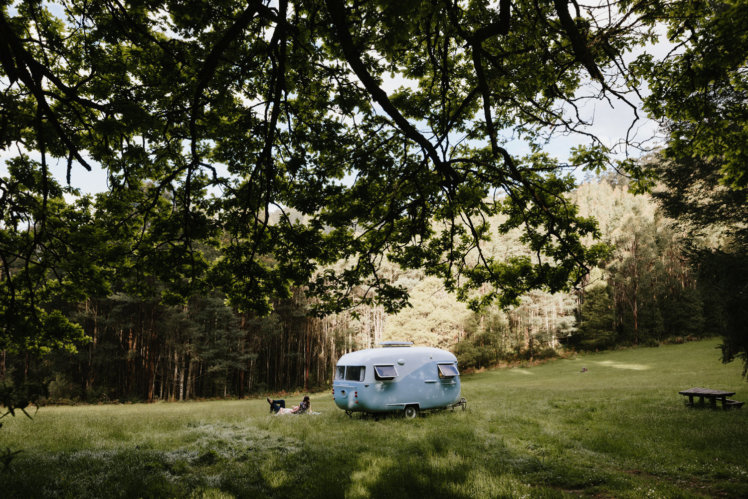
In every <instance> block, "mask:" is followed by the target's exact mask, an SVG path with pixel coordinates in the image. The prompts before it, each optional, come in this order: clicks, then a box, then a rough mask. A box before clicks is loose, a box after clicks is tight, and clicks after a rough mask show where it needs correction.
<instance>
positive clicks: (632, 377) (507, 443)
mask: <svg viewBox="0 0 748 499" xmlns="http://www.w3.org/2000/svg"><path fill="white" fill-rule="evenodd" d="M715 347H716V342H714V341H705V342H698V343H688V344H684V345H672V346H664V347H660V348H646V349H645V348H641V349H632V350H624V351H617V352H608V353H600V354H593V355H584V356H578V357H576V358H573V359H566V360H558V361H554V362H550V363H548V364H545V365H541V366H536V367H532V368H513V369H502V370H495V371H488V372H484V373H480V374H474V375H470V376H463V395H464V396H465V397H467V399H468V410H467V411H465V412H462V411H460V410H457V411H455V412H451V411H444V412H440V413H433V414H430V415H428V416H425V417H422V418H417V419H416V420H404V419H401V418H387V419H383V420H379V421H375V420H373V419H364V418H359V417H353V418H348V417H347V416H346V415H345V414H344V413H343V412H342V411H340V410H338V409H337V408H335V407H334V405H333V403H332V399H331V397H330V395H329V393H321V394H313V395H312V407H313V408H314V410H315V411H319V412H320V413H321V414H319V415H310V416H285V417H273V416H270V415H269V414H268V406H267V402H265V401H264V400H241V401H218V402H215V401H214V402H191V403H174V404H151V405H143V404H137V405H110V406H78V407H45V408H42V409H41V410H40V411H39V413H38V414H37V416H36V417H35V419H34V420H33V421H29V420H26V419H25V418H15V419H10V420H8V418H6V420H4V421H7V423H6V426H5V427H4V428H3V429H2V430H0V447H5V446H10V447H11V448H20V449H23V451H24V452H23V453H22V454H21V455H20V456H19V457H18V458H16V460H15V461H14V462H13V466H12V470H10V471H6V472H4V473H3V474H2V475H0V496H1V497H301V496H305V497H387V498H398V497H458V498H459V497H527V496H531V497H563V496H576V495H600V496H615V497H644V496H652V497H698V496H715V495H722V496H732V497H740V496H742V497H745V496H748V429H747V427H746V423H747V422H748V410H746V409H745V408H744V409H742V410H732V411H722V410H716V411H715V410H710V409H703V410H702V409H689V408H686V407H685V406H684V404H683V400H682V397H681V396H680V395H678V393H677V392H678V391H679V390H682V389H685V388H689V387H691V386H705V387H711V388H724V389H728V388H729V389H731V390H734V391H736V392H737V394H736V396H735V398H737V399H739V400H747V399H748V385H746V383H745V381H743V380H742V379H741V378H740V368H739V366H737V365H735V364H732V365H722V364H721V363H720V362H719V360H718V352H717V350H715ZM582 368H586V369H587V370H586V372H582ZM289 398H293V397H289ZM297 398H299V399H300V396H299V397H297Z"/></svg>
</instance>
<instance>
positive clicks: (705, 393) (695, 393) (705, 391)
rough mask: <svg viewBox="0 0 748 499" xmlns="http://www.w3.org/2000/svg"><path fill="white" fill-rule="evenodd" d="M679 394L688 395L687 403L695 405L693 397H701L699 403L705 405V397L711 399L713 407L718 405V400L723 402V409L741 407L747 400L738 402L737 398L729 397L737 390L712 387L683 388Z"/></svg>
mask: <svg viewBox="0 0 748 499" xmlns="http://www.w3.org/2000/svg"><path fill="white" fill-rule="evenodd" d="M678 393H679V394H681V395H683V396H686V397H688V402H687V403H686V405H688V406H693V405H694V403H693V398H694V397H699V404H701V405H704V399H705V398H706V399H709V403H710V404H711V406H712V407H714V408H716V407H717V400H720V401H721V402H722V408H723V409H729V408H731V407H734V408H736V409H740V408H741V407H743V404H744V403H745V402H738V401H737V400H731V399H729V398H727V397H732V396H733V395H735V392H726V391H724V390H712V389H711V388H698V387H696V388H689V389H688V390H682V391H680V392H678Z"/></svg>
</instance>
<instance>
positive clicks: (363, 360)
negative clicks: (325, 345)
mask: <svg viewBox="0 0 748 499" xmlns="http://www.w3.org/2000/svg"><path fill="white" fill-rule="evenodd" d="M424 358H427V359H429V360H434V361H437V362H456V361H457V357H455V356H454V355H453V354H452V353H450V352H447V351H446V350H441V349H439V348H433V347H409V348H392V347H385V348H369V349H366V350H359V351H357V352H351V353H347V354H345V355H343V356H342V357H340V359H339V360H338V365H339V366H340V365H343V366H345V365H364V364H370V363H379V362H381V363H384V364H387V363H395V362H398V363H399V361H404V362H406V363H407V362H408V361H421V362H422V361H423V359H424Z"/></svg>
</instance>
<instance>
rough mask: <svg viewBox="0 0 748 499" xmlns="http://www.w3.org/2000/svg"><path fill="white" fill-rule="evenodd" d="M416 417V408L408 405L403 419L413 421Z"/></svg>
mask: <svg viewBox="0 0 748 499" xmlns="http://www.w3.org/2000/svg"><path fill="white" fill-rule="evenodd" d="M416 416H418V407H416V406H414V405H409V406H408V407H406V408H405V417H406V418H407V419H413V418H415V417H416Z"/></svg>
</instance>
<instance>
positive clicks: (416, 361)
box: [332, 341, 466, 418]
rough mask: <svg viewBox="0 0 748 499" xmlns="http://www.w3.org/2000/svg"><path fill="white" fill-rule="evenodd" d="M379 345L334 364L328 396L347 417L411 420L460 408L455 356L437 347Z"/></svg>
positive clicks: (387, 343)
mask: <svg viewBox="0 0 748 499" xmlns="http://www.w3.org/2000/svg"><path fill="white" fill-rule="evenodd" d="M381 345H382V347H383V348H370V349H367V350H359V351H358V352H351V353H349V354H346V355H343V356H342V357H340V360H338V364H337V366H336V368H335V380H334V381H333V384H332V394H333V398H334V399H335V404H337V406H338V407H340V408H341V409H344V410H345V411H346V414H348V415H351V413H353V412H363V413H371V414H375V415H376V414H382V413H387V412H398V411H402V412H403V413H404V414H405V417H407V418H414V417H416V415H418V412H419V411H424V410H429V409H443V408H446V407H453V408H454V407H455V406H458V405H459V406H462V408H463V409H465V405H466V401H465V399H464V398H460V372H459V371H458V370H457V358H456V357H455V356H454V355H452V354H451V353H450V352H447V351H446V350H440V349H438V348H431V347H411V346H410V345H412V343H409V342H407V343H406V342H394V341H390V342H385V343H381Z"/></svg>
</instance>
